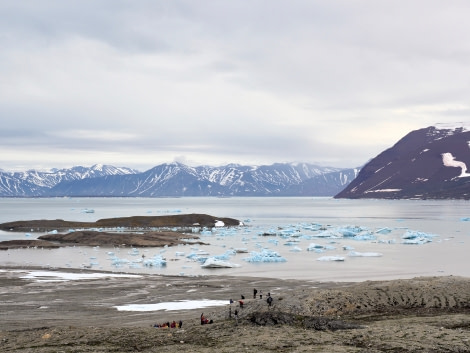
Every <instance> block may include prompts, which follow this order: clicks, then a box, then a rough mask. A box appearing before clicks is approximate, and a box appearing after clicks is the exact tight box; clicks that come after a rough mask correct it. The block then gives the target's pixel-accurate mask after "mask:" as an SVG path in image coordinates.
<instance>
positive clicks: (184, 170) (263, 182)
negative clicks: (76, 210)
mask: <svg viewBox="0 0 470 353" xmlns="http://www.w3.org/2000/svg"><path fill="white" fill-rule="evenodd" d="M351 171H352V169H351V170H343V169H341V168H331V167H319V166H316V165H312V164H305V163H298V164H289V163H278V164H273V165H270V166H241V165H235V164H229V165H226V166H222V167H210V166H199V167H190V166H187V165H184V164H181V163H170V164H161V165H158V166H156V167H154V168H152V169H149V170H147V171H145V172H142V173H140V172H137V171H133V170H131V169H128V168H115V167H112V166H93V167H91V168H85V167H74V168H71V169H61V170H53V171H51V172H48V173H41V172H35V171H28V172H25V173H11V174H8V173H6V175H7V176H9V177H10V178H11V179H12V180H10V181H9V182H8V183H6V185H12V186H13V181H15V182H16V183H18V184H19V185H23V184H24V186H23V187H20V186H16V185H14V186H13V187H11V188H9V187H7V186H5V188H4V189H5V190H3V189H0V196H7V197H11V196H18V197H33V196H43V197H57V196H77V197H78V196H97V197H103V196H107V197H112V196H121V197H181V196H325V195H326V196H333V195H334V194H336V193H337V192H339V191H340V190H341V189H342V188H344V187H345V185H346V184H347V183H349V182H350V181H351V180H352V178H347V179H344V178H342V177H341V175H345V174H348V175H350V174H351ZM335 173H336V174H337V177H335V176H333V175H335ZM352 173H354V172H352ZM325 174H328V175H330V174H331V175H332V176H329V177H327V179H324V178H323V179H318V180H319V181H318V182H315V180H316V178H317V177H320V176H323V175H325ZM0 175H1V174H0ZM345 181H346V183H345ZM306 182H309V183H310V184H309V185H310V186H309V187H308V188H307V187H306V188H302V187H301V185H302V184H303V183H306ZM22 183H23V184H22ZM27 186H28V187H27ZM295 186H298V188H295ZM15 190H20V191H21V192H19V193H18V192H15ZM289 190H290V191H289Z"/></svg>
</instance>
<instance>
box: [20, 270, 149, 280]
mask: <svg viewBox="0 0 470 353" xmlns="http://www.w3.org/2000/svg"><path fill="white" fill-rule="evenodd" d="M108 277H119V278H122V277H127V278H140V277H142V276H139V275H128V274H113V273H73V272H55V271H31V272H29V273H28V274H26V275H24V276H21V277H20V278H23V279H33V280H36V282H65V281H77V280H84V279H99V278H108Z"/></svg>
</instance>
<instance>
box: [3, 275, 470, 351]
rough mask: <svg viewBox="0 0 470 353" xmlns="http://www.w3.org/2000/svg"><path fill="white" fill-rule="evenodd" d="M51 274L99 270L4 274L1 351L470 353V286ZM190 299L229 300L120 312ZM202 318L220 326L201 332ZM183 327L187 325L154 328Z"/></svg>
mask: <svg viewBox="0 0 470 353" xmlns="http://www.w3.org/2000/svg"><path fill="white" fill-rule="evenodd" d="M44 271H47V272H44ZM32 273H36V276H31V274H32ZM51 273H57V274H64V273H67V274H81V275H87V274H95V273H96V272H93V271H88V270H71V269H47V270H46V269H43V268H10V267H7V268H5V267H4V268H2V269H0V299H1V300H0V305H1V310H0V351H2V352H162V351H163V352H169V353H172V352H245V351H246V352H470V279H469V278H462V277H454V276H446V277H420V278H414V279H407V280H393V281H366V282H361V283H333V282H314V281H299V280H277V279H272V278H253V277H224V276H217V275H214V276H204V277H182V276H181V277H180V276H175V277H171V276H157V275H138V276H127V275H124V276H122V277H117V276H115V274H111V273H110V274H109V276H107V274H106V273H105V274H103V273H101V275H100V276H99V277H96V278H88V279H77V280H58V279H56V280H55V281H53V280H52V279H54V277H48V276H49V275H50V274H51ZM41 274H42V275H41ZM59 278H60V276H59ZM254 288H256V289H257V290H258V295H257V298H256V299H253V289H254ZM260 292H262V294H263V298H262V299H260V298H259V293H260ZM267 293H270V294H271V296H272V298H273V304H272V306H271V307H270V306H268V304H267V302H266V300H265V299H266V295H267ZM242 295H243V296H244V297H245V300H244V306H243V308H240V307H239V303H238V300H240V299H241V296H242ZM230 299H233V301H234V303H233V304H230ZM182 300H195V301H201V300H226V301H227V304H226V305H222V306H216V307H210V308H204V309H201V308H196V309H186V310H179V311H164V310H160V311H122V310H117V308H116V306H122V305H128V304H142V305H147V304H155V303H166V302H170V303H171V302H175V301H182ZM235 310H238V312H239V319H238V320H235V319H234V317H233V315H234V312H235ZM202 312H203V313H204V315H205V316H206V317H207V318H209V319H211V320H213V324H209V325H201V324H200V315H201V313H202ZM230 314H231V317H229V315H230ZM173 320H175V321H179V320H181V321H182V322H183V327H182V328H156V327H153V326H154V324H158V323H163V322H167V321H170V322H171V321H173Z"/></svg>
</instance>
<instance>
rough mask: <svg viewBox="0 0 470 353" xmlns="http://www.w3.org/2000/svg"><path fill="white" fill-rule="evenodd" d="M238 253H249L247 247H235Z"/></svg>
mask: <svg viewBox="0 0 470 353" xmlns="http://www.w3.org/2000/svg"><path fill="white" fill-rule="evenodd" d="M233 250H234V251H235V252H236V253H237V254H242V253H247V252H248V249H247V248H235V249H233Z"/></svg>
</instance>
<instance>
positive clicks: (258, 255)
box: [243, 249, 287, 262]
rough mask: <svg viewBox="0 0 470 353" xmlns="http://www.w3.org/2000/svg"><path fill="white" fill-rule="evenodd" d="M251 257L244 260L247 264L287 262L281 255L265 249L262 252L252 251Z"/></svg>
mask: <svg viewBox="0 0 470 353" xmlns="http://www.w3.org/2000/svg"><path fill="white" fill-rule="evenodd" d="M250 255H251V256H250V257H246V258H244V259H243V260H245V261H247V262H286V261H287V260H286V259H285V258H283V257H282V256H281V255H279V253H277V252H276V251H273V250H270V249H263V250H261V252H256V251H252V252H251V254H250Z"/></svg>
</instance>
